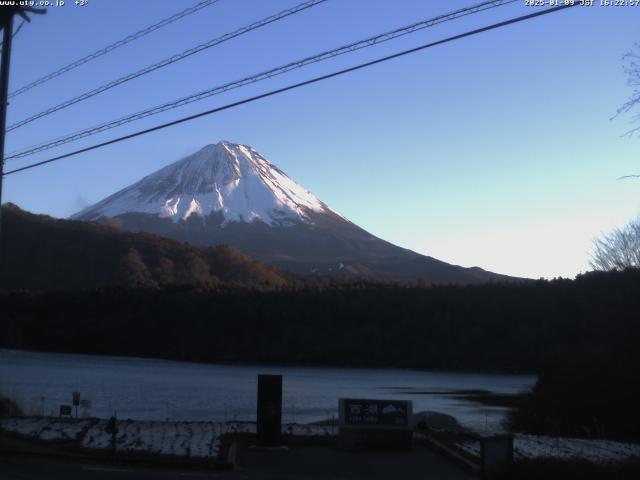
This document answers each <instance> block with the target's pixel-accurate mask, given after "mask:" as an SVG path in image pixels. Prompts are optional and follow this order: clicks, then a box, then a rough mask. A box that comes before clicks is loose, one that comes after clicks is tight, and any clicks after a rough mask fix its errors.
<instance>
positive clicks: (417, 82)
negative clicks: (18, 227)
mask: <svg viewBox="0 0 640 480" xmlns="http://www.w3.org/2000/svg"><path fill="white" fill-rule="evenodd" d="M300 1H302V0H300ZM66 3H67V5H65V6H64V7H59V8H50V9H49V12H48V14H47V15H45V16H38V17H35V18H33V21H32V23H31V24H26V25H25V26H24V27H23V29H22V30H21V31H20V32H19V33H18V35H17V36H16V37H15V39H14V50H13V58H12V65H11V86H10V90H14V89H16V88H18V87H20V86H22V85H24V84H26V83H28V82H30V81H32V80H34V79H36V78H38V77H40V76H41V75H43V74H46V73H48V72H50V71H53V70H55V69H57V68H59V67H61V66H63V65H64V64H66V63H69V62H71V61H73V60H76V59H77V58H79V57H82V56H84V55H86V54H88V53H91V52H92V51H94V50H96V49H98V48H100V47H103V46H105V45H107V44H109V43H111V42H113V41H116V40H118V39H120V38H122V37H124V36H126V35H128V34H131V33H133V32H135V31H137V30H140V29H142V28H144V27H146V26H148V25H150V24H152V23H154V22H156V21H158V20H160V19H162V18H164V17H167V16H169V15H171V14H173V13H175V12H177V11H179V10H181V9H183V8H186V7H188V6H190V5H193V4H195V3H197V2H196V0H139V1H136V2H132V1H130V0H89V2H88V4H87V5H86V6H84V7H76V6H75V5H74V2H73V1H72V0H67V2H66ZM297 3H299V2H296V1H295V0H221V1H220V2H218V3H217V4H216V5H214V6H212V7H208V8H206V9H204V10H202V11H201V12H199V13H197V14H195V15H192V16H189V17H187V18H185V19H182V20H180V21H178V22H175V23H174V24H172V25H170V26H169V27H166V28H163V29H161V30H159V31H157V32H154V33H152V34H150V35H148V36H146V37H144V38H143V39H140V40H138V41H135V42H133V43H131V44H129V45H127V46H125V47H123V48H120V49H118V50H116V51H115V52H113V53H111V54H109V55H106V56H104V57H102V58H100V59H98V60H96V61H94V62H91V63H90V64H87V65H85V66H82V67H80V68H78V69H76V70H74V71H73V72H71V73H69V74H66V75H63V76H61V77H59V78H58V79H56V80H53V81H51V82H49V83H47V84H46V86H42V87H40V88H36V89H33V90H32V91H30V92H27V93H25V94H23V95H21V96H19V97H16V98H13V99H12V100H11V103H10V105H9V114H8V115H9V120H8V121H9V124H11V123H13V122H16V121H18V120H21V119H22V118H24V117H26V116H28V115H31V114H34V113H37V112H39V111H41V110H43V109H45V108H47V107H50V106H52V105H54V104H57V103H59V102H62V101H64V100H67V99H69V98H71V97H73V96H75V95H77V94H79V93H82V92H84V91H86V90H89V89H91V88H94V87H96V86H98V85H100V84H102V83H105V82H107V81H110V80H114V79H116V78H118V77H119V76H122V75H125V74H127V73H129V72H132V71H134V70H137V69H139V68H141V67H143V66H146V65H147V64H150V63H153V62H155V61H158V60H161V59H163V58H165V57H168V56H170V55H172V54H174V53H178V52H180V51H182V50H184V49H187V48H189V47H192V46H194V45H196V44H199V43H202V42H204V41H207V40H209V39H211V38H214V37H216V36H219V35H221V34H224V33H226V32H230V31H232V30H235V29H237V28H239V27H242V26H244V25H246V24H249V23H251V22H253V21H256V20H259V19H261V18H263V17H265V16H267V15H270V14H272V13H276V12H278V11H280V10H282V9H284V8H288V7H291V6H293V5H296V4H297ZM473 3H479V0H476V1H475V2H474V1H473V0H466V1H444V0H430V1H426V0H425V1H422V0H393V1H391V0H329V1H328V2H326V3H324V4H321V5H319V6H317V7H314V8H312V9H309V10H307V11H304V12H302V13H299V14H297V15H294V16H292V17H289V18H287V19H284V20H281V21H279V22H276V23H274V24H272V25H269V26H267V27H264V28H262V29H259V30H256V31H254V32H251V33H249V34H247V35H245V36H243V37H241V38H237V39H234V40H231V41H229V42H227V43H225V44H223V45H220V46H218V47H214V48H212V49H209V50H207V51H205V52H203V53H199V54H197V55H194V56H192V57H190V58H189V59H186V60H183V61H181V62H178V63H177V64H174V65H172V66H170V67H167V68H164V69H162V70H160V71H157V72H155V73H152V74H150V75H147V76H145V77H143V78H140V79H137V80H134V81H132V82H129V83H127V84H126V85H122V86H119V87H116V88H115V89H113V90H111V91H109V92H107V93H105V94H102V95H99V96H97V97H94V98H92V99H90V100H88V101H85V102H82V103H81V104H78V105H75V106H73V107H70V108H68V109H66V110H65V111H63V112H59V113H56V114H53V115H50V116H48V117H46V118H44V119H41V120H38V121H35V122H33V123H31V124H29V125H27V126H25V127H23V128H20V129H18V130H15V131H12V132H10V133H9V134H8V136H7V151H8V152H11V151H12V150H15V149H17V148H21V147H24V146H28V145H31V144H33V143H39V142H41V141H44V140H48V139H50V138H53V137H57V136H60V135H63V134H66V133H69V132H73V131H76V130H79V129H82V128H84V127H87V126H93V125H94V124H98V123H101V122H103V121H107V120H111V119H114V118H117V117H120V116H123V115H126V114H128V113H133V112H135V111H138V110H140V109H143V108H146V107H150V106H154V105H156V104H159V103H162V102H164V101H167V100H172V99H175V98H178V97H181V96H184V95H188V94H190V93H194V92H196V91H199V90H203V89H206V88H209V87H213V86H216V85H218V84H221V83H224V82H227V81H232V80H235V79H238V78H241V77H243V76H246V75H249V74H251V73H257V72H260V71H262V70H265V69H268V68H270V67H274V66H278V65H280V64H283V63H287V62H289V61H292V60H296V59H298V58H302V57H304V56H307V55H311V54H314V53H318V52H321V51H324V50H327V49H330V48H333V47H337V46H340V45H343V44H345V43H349V42H351V41H355V40H359V39H361V38H364V37H367V36H370V35H373V34H376V33H380V32H383V31H387V30H390V29H393V28H396V27H400V26H404V25H407V24H410V23H413V22H416V21H418V20H421V19H425V18H429V17H432V16H435V15H438V14H441V13H445V12H448V11H451V10H454V9H456V8H460V7H463V6H467V5H471V4H473ZM597 3H598V4H599V0H598V1H597ZM534 10H535V8H534V7H526V6H525V5H524V0H522V2H521V3H520V2H518V3H515V4H512V5H509V6H506V7H502V8H499V9H495V10H491V11H488V12H484V13H481V14H478V15H472V16H469V17H466V18H463V19H459V20H456V21H453V22H449V23H446V24H443V25H439V26H436V27H434V28H430V29H426V30H423V31H420V32H418V33H415V34H413V35H409V36H407V37H404V38H402V39H398V40H394V41H391V42H388V43H385V44H382V45H377V46H375V47H373V48H368V49H365V50H363V51H360V52H357V53H355V54H350V55H346V56H343V57H341V58H337V59H334V60H331V61H327V62H322V63H319V64H317V65H313V66H309V67H305V68H303V69H300V70H298V71H295V72H291V73H288V74H286V75H283V76H280V77H276V78H273V79H270V80H268V81H265V82H260V83H258V84H255V85H252V86H249V87H245V88H242V89H238V90H235V91H233V92H229V93H226V94H224V95H220V96H216V97H212V98H209V99H207V100H205V101H202V102H198V103H195V104H192V105H190V106H186V107H182V108H180V109H177V110H173V111H171V112H166V113H164V114H161V115H157V116H155V117H152V118H149V119H146V120H142V121H138V122H134V123H131V124H129V125H127V126H125V127H121V128H118V129H115V130H111V131H110V132H107V133H104V134H101V135H97V136H94V137H91V138H89V139H85V140H83V141H80V142H76V143H73V144H70V145H67V146H64V147H60V148H58V149H55V150H49V151H48V152H46V153H42V154H38V155H35V156H33V157H29V158H28V159H24V160H14V161H9V162H8V164H7V168H8V169H11V168H14V167H18V166H21V165H24V164H27V163H31V162H33V161H37V160H42V159H45V158H48V157H49V156H51V155H52V154H58V153H64V152H66V151H69V150H71V149H72V148H73V149H75V148H78V147H80V146H85V145H90V144H93V143H95V142H97V141H100V140H106V139H108V138H112V137H114V136H116V135H122V134H124V133H128V132H133V131H135V130H138V129H141V128H144V127H149V126H152V125H155V124H158V123H161V122H163V121H168V120H172V119H174V118H177V117H178V116H183V115H187V114H189V113H195V112H198V111H201V110H205V109H209V108H213V107H215V106H218V105H222V104H225V103H228V102H231V101H233V100H237V99H240V98H244V97H247V96H251V95H255V94H257V93H260V92H263V91H266V90H269V89H272V88H276V87H279V86H283V85H286V84H289V83H293V82H296V81H300V80H303V79H307V78H311V77H312V76H315V75H319V74H321V73H326V72H329V71H332V70H335V69H339V68H344V67H346V66H350V65H353V64H356V63H360V62H363V61H366V60H369V59H373V58H376V57H378V56H382V55H385V54H389V53H392V52H395V51H399V50H402V49H405V48H410V47H413V46H417V45H419V44H422V43H427V42H430V41H434V40H437V39H440V38H443V37H446V36H449V35H452V34H456V33H461V32H463V31H465V30H470V29H473V28H477V27H479V26H482V25H485V24H489V23H493V22H496V21H499V20H503V19H506V18H509V17H512V16H517V15H523V14H526V13H531V12H533V11H534ZM639 21H640V6H638V7H601V6H599V5H597V6H594V7H576V8H573V9H569V10H566V11H563V12H559V13H555V14H552V15H548V16H543V17H541V18H537V19H534V20H531V21H528V22H524V23H519V24H516V25H512V26H509V27H506V28H503V29H500V30H496V31H491V32H487V33H483V34H481V35H478V36H474V37H471V38H466V39H463V40H460V41H456V42H454V43H450V44H447V45H442V46H438V47H435V48H432V49H428V50H426V51H422V52H420V53H417V54H414V55H411V56H408V57H404V58H401V59H397V60H394V61H391V62H387V63H385V64H382V65H377V66H374V67H372V68H369V69H367V70H363V71H359V72H356V73H352V74H349V75H347V76H343V77H340V78H335V79H332V80H328V81H325V82H322V83H321V84H315V85H312V86H309V87H305V88H304V89H299V90H296V91H293V92H288V93H285V94H282V95H278V96H275V97H271V98H269V99H266V100H262V101H259V102H256V103H252V104H249V105H245V106H242V107H240V108H237V109H234V110H229V111H226V112H223V113H220V114H217V115H214V116H210V117H205V118H201V119H198V120H196V121H193V122H190V123H187V124H182V125H180V126H177V127H173V128H171V129H167V130H163V131H162V132H158V133H153V134H150V135H146V136H144V137H141V138H137V139H134V140H130V141H127V142H124V143H121V144H118V145H114V146H110V147H107V148H104V149H101V150H98V151H93V152H90V153H87V154H83V155H80V156H77V157H74V158H71V159H67V160H63V161H61V162H57V163H55V164H52V165H48V166H44V167H42V168H38V169H33V170H30V171H26V172H23V173H19V174H15V175H10V176H8V177H6V178H5V189H4V198H3V201H11V202H14V203H16V204H18V205H19V206H21V207H22V208H25V209H27V210H30V211H33V212H38V213H47V214H50V215H53V216H57V217H66V216H69V215H71V214H72V213H74V212H76V211H77V210H79V209H81V208H83V207H85V206H87V205H88V204H90V203H93V202H95V201H98V200H100V199H102V198H103V197H105V196H107V195H109V194H111V193H113V192H115V191H116V190H119V189H120V188H122V187H125V186H127V185H129V184H131V183H132V182H134V181H136V180H138V179H140V178H141V177H143V176H144V175H146V174H148V173H150V172H152V171H154V170H156V169H158V168H160V167H162V166H164V165H167V164H169V163H172V162H174V161H176V160H178V159H179V158H181V157H183V156H185V155H187V154H189V153H192V152H193V151H195V150H197V149H199V148H201V147H202V146H204V145H206V144H210V143H216V142H217V141H219V140H220V139H226V140H229V141H232V142H236V143H244V144H248V145H251V146H253V147H254V148H255V149H256V150H258V151H259V152H260V153H261V154H262V155H263V156H265V157H266V158H267V159H268V160H270V161H271V162H272V163H274V164H276V165H277V166H278V167H280V168H281V169H282V170H284V171H285V172H287V173H288V174H289V175H290V176H291V177H292V178H294V179H295V180H297V181H298V182H299V183H301V184H302V185H303V186H305V187H306V188H307V189H309V190H311V191H312V192H313V193H314V194H316V195H317V196H318V197H319V198H320V199H322V200H323V201H324V202H325V203H327V204H328V205H329V206H331V207H332V208H333V209H335V210H337V211H339V212H340V213H342V214H343V215H345V216H346V217H347V218H349V219H350V220H352V221H353V222H354V223H356V224H358V225H360V226H361V227H363V228H365V229H366V230H368V231H370V232H371V233H373V234H375V235H377V236H379V237H381V238H383V239H385V240H388V241H391V242H393V243H395V244H397V245H400V246H403V247H406V248H410V249H412V250H415V251H417V252H420V253H424V254H427V255H431V256H433V257H436V258H439V259H441V260H445V261H447V262H450V263H454V264H459V265H464V266H472V265H478V266H481V267H483V268H486V269H489V270H492V271H496V272H500V273H506V274H511V275H520V276H527V277H533V278H538V277H547V278H551V277H555V276H565V277H573V276H574V275H576V274H577V273H579V272H582V271H586V270H588V260H589V253H590V251H591V245H592V240H593V238H594V237H596V236H598V235H599V234H600V233H601V232H603V231H608V230H609V229H611V228H612V227H614V226H617V225H622V224H624V223H625V222H626V221H628V220H629V219H630V218H632V217H633V216H635V215H636V214H637V213H638V211H639V210H640V195H639V194H640V181H637V180H633V179H632V180H625V181H617V180H616V178H617V177H619V176H621V175H625V174H630V173H640V162H639V161H638V160H639V159H640V139H638V138H633V139H630V138H624V137H623V136H622V135H623V134H624V133H625V132H626V131H627V130H628V129H629V128H630V127H631V125H632V124H631V123H630V120H631V118H630V116H629V117H621V118H618V119H614V120H610V118H611V117H612V116H613V115H614V113H615V111H616V109H617V108H618V107H619V106H620V105H622V104H623V103H624V101H625V100H626V99H627V98H628V97H629V96H630V94H631V88H630V87H629V86H627V85H626V77H625V75H624V73H623V70H622V56H623V55H624V54H625V53H626V52H628V51H629V50H630V49H631V48H632V46H633V44H634V42H638V41H640V28H638V27H639V25H640V22H639ZM18 23H19V22H16V24H18Z"/></svg>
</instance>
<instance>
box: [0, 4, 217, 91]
mask: <svg viewBox="0 0 640 480" xmlns="http://www.w3.org/2000/svg"><path fill="white" fill-rule="evenodd" d="M219 1H220V0H204V1H202V2H200V3H197V4H196V5H194V6H192V7H189V8H186V9H184V10H182V11H181V12H178V13H175V14H173V15H171V16H170V17H167V18H165V19H163V20H160V21H159V22H158V23H154V24H153V25H150V26H148V27H147V28H144V29H142V30H139V31H137V32H136V33H133V34H131V35H128V36H126V37H125V38H123V39H121V40H118V41H117V42H114V43H112V44H110V45H107V46H106V47H104V48H101V49H100V50H96V51H95V52H93V53H90V54H89V55H86V56H84V57H82V58H80V59H78V60H76V61H75V62H71V63H69V64H68V65H65V66H64V67H62V68H60V69H58V70H56V71H55V72H51V73H49V74H47V75H45V76H43V77H41V78H39V79H37V80H34V81H33V82H31V83H29V84H27V85H25V86H23V87H21V88H18V89H17V90H15V91H13V92H11V93H10V94H9V98H12V97H16V96H18V95H21V94H23V93H24V92H26V91H28V90H31V89H32V88H35V87H37V86H38V85H42V84H43V83H46V82H48V81H49V80H53V79H54V78H56V77H59V76H60V75H62V74H63V73H67V72H69V71H71V70H73V69H75V68H78V67H79V66H81V65H84V64H85V63H89V62H90V61H92V60H95V59H96V58H99V57H102V56H103V55H106V54H107V53H110V52H112V51H113V50H115V49H117V48H120V47H122V46H124V45H126V44H128V43H131V42H133V41H134V40H137V39H139V38H142V37H144V36H145V35H148V34H150V33H151V32H154V31H156V30H158V29H160V28H162V27H166V26H167V25H169V24H171V23H173V22H175V21H177V20H180V19H181V18H184V17H186V16H188V15H191V14H192V13H196V12H198V11H200V10H202V9H203V8H206V7H209V6H211V5H213V4H214V3H218V2H219ZM16 33H18V32H16Z"/></svg>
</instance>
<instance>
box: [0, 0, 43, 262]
mask: <svg viewBox="0 0 640 480" xmlns="http://www.w3.org/2000/svg"><path fill="white" fill-rule="evenodd" d="M27 13H37V14H43V13H47V11H46V10H43V9H37V8H32V7H19V6H5V7H0V28H2V32H3V33H2V58H1V59H0V62H2V63H1V64H0V262H2V183H3V180H4V139H5V134H6V129H7V106H8V105H9V66H10V64H11V41H12V40H13V16H14V15H16V14H17V15H20V16H21V17H22V18H23V19H24V20H25V21H27V22H29V21H30V20H29V17H27Z"/></svg>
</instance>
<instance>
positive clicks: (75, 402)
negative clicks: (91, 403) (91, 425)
mask: <svg viewBox="0 0 640 480" xmlns="http://www.w3.org/2000/svg"><path fill="white" fill-rule="evenodd" d="M72 400H73V406H74V407H75V411H76V418H78V405H80V392H73V394H72Z"/></svg>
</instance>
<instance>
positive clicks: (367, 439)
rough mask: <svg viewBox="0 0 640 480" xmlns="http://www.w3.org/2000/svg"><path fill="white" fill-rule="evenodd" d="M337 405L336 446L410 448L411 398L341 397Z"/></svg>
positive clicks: (411, 431) (347, 447) (351, 447)
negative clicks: (337, 432) (374, 398)
mask: <svg viewBox="0 0 640 480" xmlns="http://www.w3.org/2000/svg"><path fill="white" fill-rule="evenodd" d="M338 408H339V411H340V424H339V425H340V429H339V434H338V446H339V447H340V448H345V449H353V448H359V447H389V448H401V449H409V448H411V447H412V445H413V430H412V427H411V417H412V415H413V403H412V402H411V401H408V400H372V399H355V398H341V399H339V400H338Z"/></svg>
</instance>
